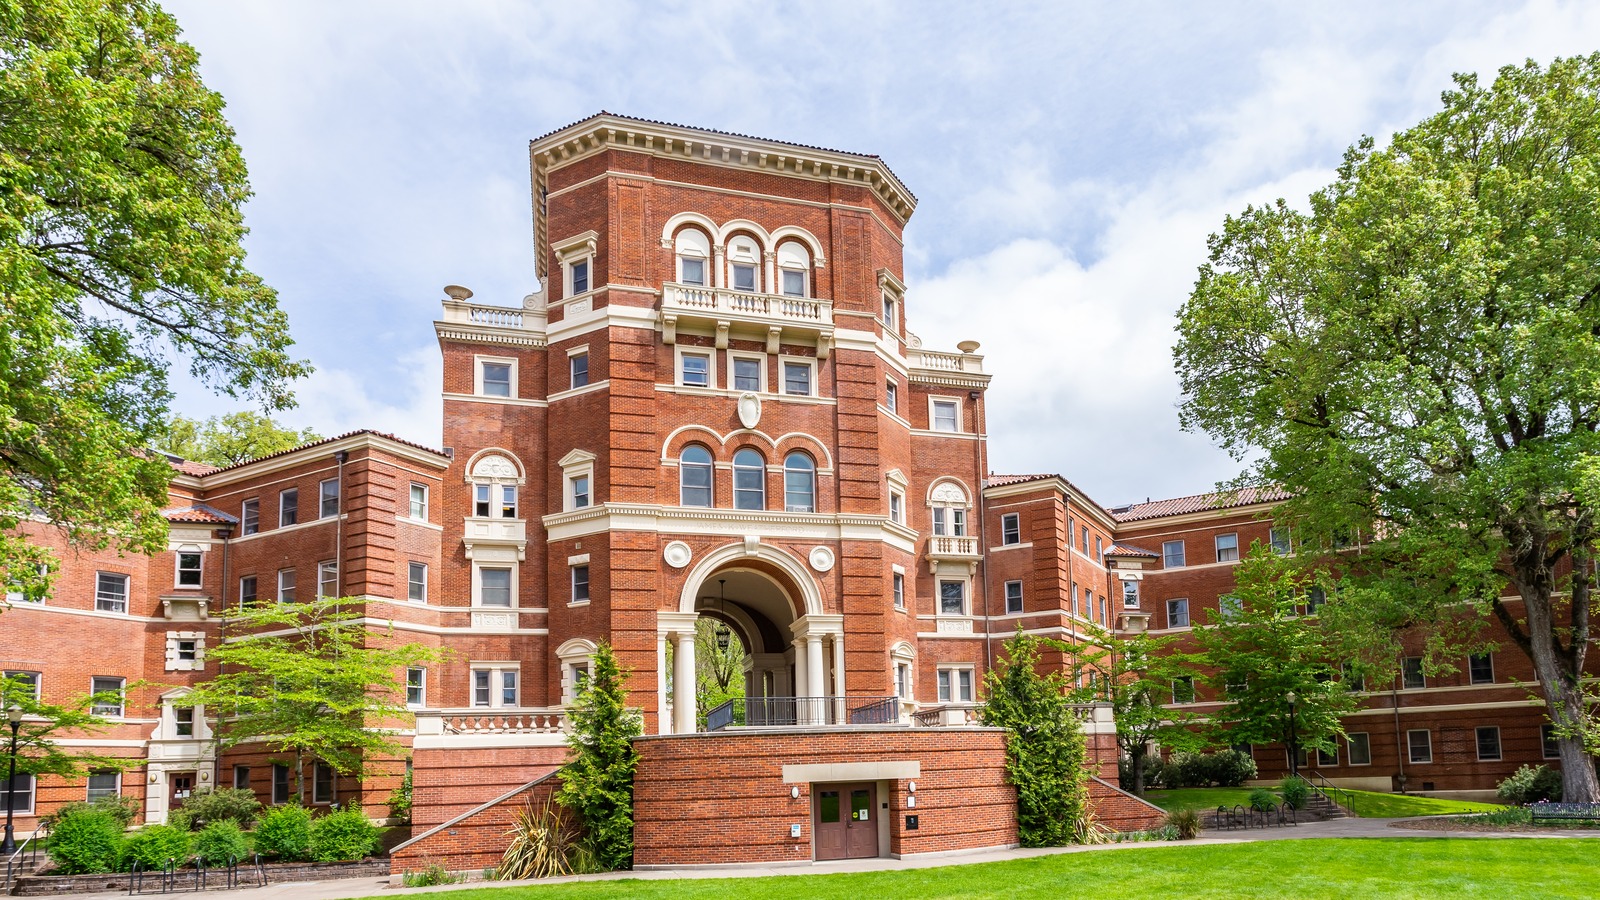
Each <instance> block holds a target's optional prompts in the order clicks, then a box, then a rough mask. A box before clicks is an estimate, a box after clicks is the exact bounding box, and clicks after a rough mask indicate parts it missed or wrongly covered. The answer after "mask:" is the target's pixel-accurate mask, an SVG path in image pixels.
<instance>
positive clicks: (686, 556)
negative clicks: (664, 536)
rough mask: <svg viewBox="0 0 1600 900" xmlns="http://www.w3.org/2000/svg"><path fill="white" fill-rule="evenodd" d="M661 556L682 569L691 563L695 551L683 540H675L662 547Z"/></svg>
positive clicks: (671, 564) (670, 564) (675, 567)
mask: <svg viewBox="0 0 1600 900" xmlns="http://www.w3.org/2000/svg"><path fill="white" fill-rule="evenodd" d="M661 558H662V559H664V560H666V561H667V565H669V566H671V567H673V568H674V569H681V568H683V567H684V566H687V565H688V564H689V560H691V559H694V551H693V550H690V549H689V545H688V544H685V543H684V542H683V541H673V542H672V543H670V544H668V545H667V546H666V547H664V548H662V550H661Z"/></svg>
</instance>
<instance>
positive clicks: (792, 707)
mask: <svg viewBox="0 0 1600 900" xmlns="http://www.w3.org/2000/svg"><path fill="white" fill-rule="evenodd" d="M898 724H901V722H900V698H898V697H739V698H736V699H733V700H729V701H727V702H726V703H723V704H722V705H721V706H718V707H716V708H715V709H712V710H711V711H710V712H708V713H706V731H721V730H723V729H725V728H795V727H802V728H803V727H808V726H809V727H821V726H837V725H898Z"/></svg>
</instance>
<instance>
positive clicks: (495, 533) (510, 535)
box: [461, 516, 528, 562]
mask: <svg viewBox="0 0 1600 900" xmlns="http://www.w3.org/2000/svg"><path fill="white" fill-rule="evenodd" d="M461 540H462V543H463V544H465V545H466V551H467V559H474V558H477V557H474V556H473V552H474V551H475V550H483V549H488V548H497V549H500V550H501V553H499V554H491V555H493V556H496V557H497V558H498V557H503V556H504V553H505V552H506V551H511V550H514V551H515V552H516V557H517V561H518V562H520V561H522V560H523V559H524V558H526V556H527V550H528V522H527V520H526V519H493V518H481V517H478V516H468V517H467V519H466V522H465V525H464V527H463V528H462V539H461ZM480 555H481V554H480ZM505 561H507V562H509V560H505Z"/></svg>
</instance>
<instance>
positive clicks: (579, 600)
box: [567, 553, 594, 606]
mask: <svg viewBox="0 0 1600 900" xmlns="http://www.w3.org/2000/svg"><path fill="white" fill-rule="evenodd" d="M579 574H582V576H583V578H582V579H579V577H578V576H579ZM593 577H594V572H593V570H591V569H590V568H589V558H588V554H587V553H586V554H584V555H583V561H582V562H577V563H574V562H571V561H570V560H569V561H568V565H567V588H568V595H567V596H568V600H567V605H568V606H587V605H588V603H589V601H590V600H591V599H593V598H594V585H593V582H591V581H590V579H591V578H593ZM580 587H581V588H582V589H583V591H582V596H579V590H578V589H579V588H580Z"/></svg>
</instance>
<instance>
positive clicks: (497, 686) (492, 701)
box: [467, 661, 522, 709]
mask: <svg viewBox="0 0 1600 900" xmlns="http://www.w3.org/2000/svg"><path fill="white" fill-rule="evenodd" d="M479 672H487V673H489V674H488V679H489V696H488V700H489V702H488V703H482V704H480V703H479V702H478V694H477V684H478V673H479ZM506 673H510V674H511V675H512V676H513V678H514V683H515V685H516V687H515V688H514V690H515V692H516V701H517V702H516V703H512V704H508V703H505V702H504V700H505V675H506ZM467 678H468V680H467V705H468V706H470V707H473V708H474V709H505V708H508V707H519V706H521V705H522V664H521V663H518V662H513V661H504V662H474V663H472V664H471V666H470V667H469V671H468V676H467Z"/></svg>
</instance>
